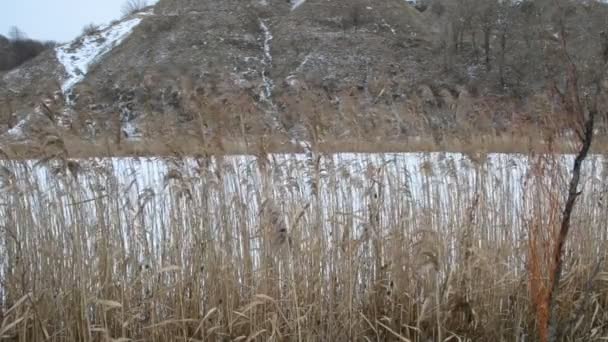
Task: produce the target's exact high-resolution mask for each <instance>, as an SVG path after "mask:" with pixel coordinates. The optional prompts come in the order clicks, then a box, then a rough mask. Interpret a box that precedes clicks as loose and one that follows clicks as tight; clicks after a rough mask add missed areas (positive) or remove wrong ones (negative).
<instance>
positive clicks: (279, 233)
mask: <svg viewBox="0 0 608 342" xmlns="http://www.w3.org/2000/svg"><path fill="white" fill-rule="evenodd" d="M571 162H572V157H571V156H566V155H555V156H548V155H539V156H533V155H530V156H529V155H515V154H513V155H501V154H492V155H469V156H465V155H461V154H444V153H429V154H336V155H330V154H317V153H311V154H309V155H287V154H285V155H280V154H260V155H259V156H258V157H243V156H240V157H239V156H226V157H209V158H202V157H201V158H181V157H175V158H162V159H161V158H156V159H136V158H121V159H88V160H71V161H69V162H68V161H65V160H50V161H45V162H35V161H2V162H0V163H1V165H2V166H1V170H0V171H1V172H0V174H1V179H0V180H1V184H0V186H1V190H0V194H1V195H0V339H6V340H8V341H131V340H133V341H136V340H140V341H144V340H145V341H484V340H485V341H487V340H493V341H524V340H525V341H530V340H534V339H535V336H536V321H535V320H536V319H537V318H536V316H535V314H534V310H533V306H534V305H535V303H536V299H537V298H536V296H537V294H538V293H539V291H540V290H539V288H538V287H539V286H542V284H543V283H544V282H543V279H535V278H534V277H542V274H544V272H541V271H539V270H538V268H542V267H543V264H542V262H538V261H539V260H543V259H542V257H533V258H530V255H531V253H541V254H542V253H545V252H546V251H545V249H543V248H542V246H544V244H546V242H545V241H546V240H547V239H550V238H551V234H553V233H552V229H553V228H552V227H554V224H555V222H553V221H554V220H555V219H556V217H558V216H559V212H558V211H555V208H558V207H559V205H560V204H561V202H563V194H564V189H565V188H566V186H567V180H568V173H569V171H568V169H569V166H570V164H571ZM604 163H605V161H604V158H602V157H601V156H597V155H595V156H592V157H591V158H590V160H589V161H588V162H587V164H586V165H585V168H584V175H583V179H582V182H583V184H584V189H583V190H584V191H583V192H582V194H581V197H580V199H579V200H580V202H579V203H578V206H577V207H576V210H575V213H574V216H573V230H572V235H571V238H570V240H569V242H568V244H567V256H566V261H567V263H566V264H565V265H564V271H563V272H564V273H563V281H562V288H561V290H560V292H559V298H558V302H559V303H560V310H561V311H560V314H559V317H560V321H561V322H562V325H563V328H564V331H565V336H567V338H568V339H569V340H594V339H595V340H599V339H601V338H606V337H607V336H608V325H607V324H608V311H607V309H608V273H607V271H608V267H606V265H605V263H600V261H601V260H602V258H604V257H605V256H606V253H607V252H606V251H607V250H608V249H607V248H606V247H608V242H607V241H608V229H607V227H606V222H607V220H608V208H607V207H606V201H607V199H606V198H605V197H606V190H608V189H607V188H606V186H607V185H606V184H608V183H607V180H608V168H607V167H606V165H605V164H604ZM533 247H534V248H533ZM545 257H548V256H545ZM530 260H534V261H535V262H530Z"/></svg>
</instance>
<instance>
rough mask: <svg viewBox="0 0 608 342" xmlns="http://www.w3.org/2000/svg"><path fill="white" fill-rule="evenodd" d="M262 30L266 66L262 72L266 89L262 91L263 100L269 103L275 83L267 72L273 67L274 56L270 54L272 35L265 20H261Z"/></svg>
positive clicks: (263, 62) (264, 63)
mask: <svg viewBox="0 0 608 342" xmlns="http://www.w3.org/2000/svg"><path fill="white" fill-rule="evenodd" d="M260 28H261V29H262V32H263V33H264V59H263V60H262V64H263V65H264V69H263V70H262V81H263V85H264V89H263V91H262V94H261V95H262V99H264V100H265V101H267V102H271V101H272V100H271V97H272V91H273V89H274V83H273V82H272V79H270V78H268V76H266V74H267V73H268V72H267V70H268V69H269V68H270V67H271V66H272V55H271V54H270V44H271V43H272V39H273V38H274V37H273V36H272V33H271V32H270V29H268V26H267V25H266V23H264V21H263V20H260Z"/></svg>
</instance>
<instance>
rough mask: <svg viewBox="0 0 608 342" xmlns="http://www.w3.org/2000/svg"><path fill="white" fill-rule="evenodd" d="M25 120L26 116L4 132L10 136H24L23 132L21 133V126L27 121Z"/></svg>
mask: <svg viewBox="0 0 608 342" xmlns="http://www.w3.org/2000/svg"><path fill="white" fill-rule="evenodd" d="M26 120H27V118H25V119H23V120H21V121H19V122H18V123H17V124H16V125H15V126H14V127H13V128H11V129H9V130H8V131H6V133H7V134H8V135H10V136H11V137H12V138H23V137H24V136H25V134H24V133H23V128H24V127H25V125H26V123H27V122H26Z"/></svg>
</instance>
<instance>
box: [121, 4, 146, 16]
mask: <svg viewBox="0 0 608 342" xmlns="http://www.w3.org/2000/svg"><path fill="white" fill-rule="evenodd" d="M146 7H148V1H147V0H127V2H125V3H124V4H123V5H122V15H123V16H125V17H126V16H129V15H132V14H135V13H137V12H141V11H142V10H143V9H144V8H146Z"/></svg>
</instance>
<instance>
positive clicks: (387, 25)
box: [382, 18, 397, 35]
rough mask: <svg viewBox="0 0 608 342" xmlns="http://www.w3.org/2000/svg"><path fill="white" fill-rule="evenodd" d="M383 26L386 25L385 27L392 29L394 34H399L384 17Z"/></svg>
mask: <svg viewBox="0 0 608 342" xmlns="http://www.w3.org/2000/svg"><path fill="white" fill-rule="evenodd" d="M382 26H384V27H386V28H388V29H389V30H391V32H392V33H393V35H396V34H397V31H395V29H394V28H393V27H392V26H391V25H390V24H389V23H387V22H386V20H385V19H384V18H383V19H382Z"/></svg>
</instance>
